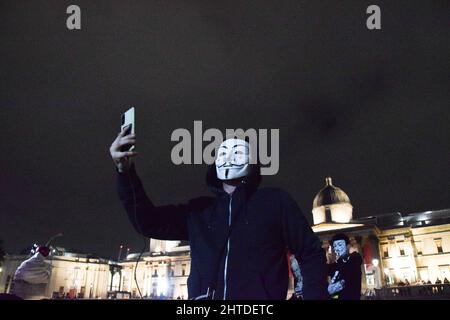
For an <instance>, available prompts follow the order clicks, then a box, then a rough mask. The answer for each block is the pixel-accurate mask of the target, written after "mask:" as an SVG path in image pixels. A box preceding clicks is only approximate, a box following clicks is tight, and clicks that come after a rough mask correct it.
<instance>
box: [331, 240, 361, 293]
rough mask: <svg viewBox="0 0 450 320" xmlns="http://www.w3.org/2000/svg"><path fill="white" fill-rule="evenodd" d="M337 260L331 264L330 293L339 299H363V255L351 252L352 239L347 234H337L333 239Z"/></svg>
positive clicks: (332, 243) (332, 244)
mask: <svg viewBox="0 0 450 320" xmlns="http://www.w3.org/2000/svg"><path fill="white" fill-rule="evenodd" d="M331 246H332V248H333V250H334V252H335V254H336V259H337V260H336V261H335V262H334V263H331V264H329V268H328V275H329V276H330V278H331V281H330V284H329V285H328V293H329V294H330V296H331V298H333V299H339V300H360V299H361V265H362V257H361V255H360V254H359V253H358V252H352V253H349V248H350V240H349V238H348V237H347V236H346V235H345V234H342V233H340V234H336V235H335V236H333V238H332V240H331Z"/></svg>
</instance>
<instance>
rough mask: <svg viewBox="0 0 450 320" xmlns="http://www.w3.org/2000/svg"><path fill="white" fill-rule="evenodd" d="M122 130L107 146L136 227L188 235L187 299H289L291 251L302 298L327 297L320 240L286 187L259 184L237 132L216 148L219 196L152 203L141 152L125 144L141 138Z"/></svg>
mask: <svg viewBox="0 0 450 320" xmlns="http://www.w3.org/2000/svg"><path fill="white" fill-rule="evenodd" d="M125 130H126V128H125V129H124V131H122V132H121V133H120V134H119V135H118V137H117V138H116V140H115V141H114V142H113V144H112V145H111V148H110V153H111V156H112V158H113V160H114V162H115V164H116V166H117V186H118V193H119V197H120V199H121V201H122V203H123V205H124V207H125V209H126V212H127V214H128V216H129V219H130V221H131V223H132V224H133V226H134V227H135V228H136V230H137V231H138V232H141V233H142V234H143V235H145V236H147V237H150V238H156V239H162V240H189V244H190V247H191V270H190V275H189V279H188V293H189V298H190V299H197V298H201V299H230V300H231V299H234V300H238V299H279V300H284V299H286V297H287V289H288V281H289V279H288V264H287V259H286V253H287V251H288V250H289V251H290V252H292V253H293V254H295V255H296V256H297V257H298V258H299V259H298V260H299V261H301V270H302V275H303V278H304V283H303V298H304V299H327V298H328V294H327V289H326V286H327V284H326V258H325V253H324V251H323V250H322V248H321V242H320V241H319V239H318V238H317V237H316V236H315V234H314V233H313V231H312V230H311V228H310V226H309V224H308V222H307V220H306V219H305V217H304V216H303V214H302V212H301V211H300V209H299V207H298V206H297V204H296V203H295V201H294V200H293V199H292V198H291V197H290V196H289V194H287V193H286V192H284V191H282V190H280V189H276V188H258V185H259V183H260V180H261V175H260V170H259V166H258V165H252V164H251V163H252V161H251V159H250V158H251V153H250V146H249V144H248V143H247V142H246V141H244V140H241V139H236V138H232V139H228V140H226V141H224V142H222V144H221V145H220V147H219V148H218V150H217V156H216V160H215V164H213V165H211V166H209V167H208V170H207V177H206V181H207V184H208V186H209V188H210V190H211V191H212V192H213V193H214V195H215V196H214V197H200V198H195V199H192V200H190V201H189V202H188V203H186V204H179V205H163V206H155V205H154V204H153V202H152V201H151V200H150V199H149V198H148V197H147V195H146V194H145V191H144V188H143V186H142V183H141V181H140V179H139V177H138V175H137V173H136V170H135V165H134V164H133V163H132V162H131V161H130V158H132V157H134V156H135V155H136V153H135V152H121V151H120V148H121V147H123V146H124V145H131V144H134V143H135V141H136V140H135V136H134V135H125V133H124V132H125ZM168 181H170V179H168ZM181 187H183V186H181ZM184 187H185V188H190V187H191V186H190V185H189V184H186V186H184ZM133 190H134V194H135V196H134V195H133ZM134 199H136V201H137V205H136V206H134ZM135 209H136V212H135Z"/></svg>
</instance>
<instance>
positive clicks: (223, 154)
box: [219, 152, 227, 157]
mask: <svg viewBox="0 0 450 320" xmlns="http://www.w3.org/2000/svg"><path fill="white" fill-rule="evenodd" d="M226 154H227V153H226V152H221V153H219V156H221V157H223V156H225V155H226Z"/></svg>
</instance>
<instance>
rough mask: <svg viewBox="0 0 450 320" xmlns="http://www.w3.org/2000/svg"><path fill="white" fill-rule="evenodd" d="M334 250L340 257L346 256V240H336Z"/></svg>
mask: <svg viewBox="0 0 450 320" xmlns="http://www.w3.org/2000/svg"><path fill="white" fill-rule="evenodd" d="M333 250H334V252H335V253H336V255H337V256H338V258H339V257H342V256H345V255H346V254H347V252H348V251H347V244H346V243H345V240H336V241H334V242H333Z"/></svg>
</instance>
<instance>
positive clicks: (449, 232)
mask: <svg viewBox="0 0 450 320" xmlns="http://www.w3.org/2000/svg"><path fill="white" fill-rule="evenodd" d="M312 214H313V221H314V224H313V226H312V228H313V230H314V232H316V234H317V235H318V236H319V238H320V239H321V240H322V243H323V248H324V250H326V251H327V257H328V260H329V262H331V261H332V260H334V257H333V253H332V252H331V249H330V245H329V240H330V239H331V237H332V236H333V235H334V234H336V233H345V234H346V235H347V236H348V237H349V238H350V241H351V249H350V250H351V251H353V250H356V251H358V252H359V253H360V254H361V255H362V256H363V267H362V268H363V270H362V274H363V277H362V294H365V295H367V294H368V293H371V292H374V291H376V290H374V289H380V288H382V287H383V288H392V287H396V286H398V285H402V284H411V285H418V284H425V285H426V284H436V283H438V284H439V283H442V285H441V286H446V287H448V288H450V284H449V285H447V282H448V281H449V280H450V209H446V210H437V211H427V212H420V213H410V214H401V213H391V214H383V215H377V216H371V217H364V218H359V219H353V206H352V204H351V202H350V199H349V197H348V196H347V194H345V192H344V191H343V190H341V189H340V188H338V187H336V186H334V185H333V184H332V180H331V178H327V179H326V185H325V187H324V188H323V189H321V190H320V191H319V193H318V194H317V196H316V197H315V198H314V201H313V208H312ZM138 256H139V254H137V253H133V254H128V255H127V256H126V259H124V260H120V258H119V259H118V260H119V261H115V262H114V261H109V260H105V259H100V258H95V257H90V256H88V255H82V254H75V253H70V252H66V251H64V250H63V249H60V250H57V251H56V252H54V253H53V255H52V256H51V257H50V259H49V260H48V261H49V262H50V263H51V264H52V267H53V270H52V274H51V282H50V285H49V286H48V289H47V296H48V297H49V298H50V297H52V296H53V297H54V296H62V295H67V294H68V293H69V295H70V296H71V297H79V298H107V297H111V296H114V295H111V293H112V292H128V293H130V296H131V297H138V296H139V290H138V289H137V286H136V281H135V280H134V270H135V267H136V260H137V258H138ZM26 258H27V256H23V255H22V256H20V255H19V256H7V257H6V260H5V263H4V264H3V268H2V269H3V270H2V272H1V274H0V276H1V277H0V292H6V293H7V292H9V289H10V286H11V283H12V276H13V275H14V272H15V270H16V268H17V267H18V265H19V264H20V263H21V262H22V261H23V260H25V259H26ZM189 271H190V252H189V244H188V243H187V242H183V241H181V242H180V241H161V240H155V239H151V240H150V250H149V251H148V252H145V253H144V254H143V255H142V258H141V260H140V262H139V264H138V268H137V272H136V280H137V283H138V284H139V289H140V292H141V294H142V296H143V297H144V298H148V299H177V298H179V299H187V297H188V294H187V278H188V276H189ZM416 287H417V286H416ZM410 288H414V286H411V287H410ZM432 289H433V290H435V288H432ZM445 290H447V289H445ZM292 292H293V279H291V285H290V287H289V292H288V297H290V295H291V294H292ZM433 292H434V291H433ZM449 294H450V292H449Z"/></svg>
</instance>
